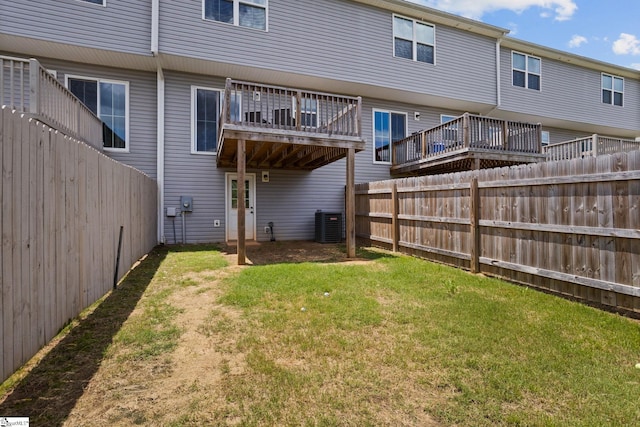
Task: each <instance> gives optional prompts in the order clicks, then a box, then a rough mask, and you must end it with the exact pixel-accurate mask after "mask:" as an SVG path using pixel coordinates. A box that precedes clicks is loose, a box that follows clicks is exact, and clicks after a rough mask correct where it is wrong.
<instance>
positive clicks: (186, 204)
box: [180, 196, 193, 212]
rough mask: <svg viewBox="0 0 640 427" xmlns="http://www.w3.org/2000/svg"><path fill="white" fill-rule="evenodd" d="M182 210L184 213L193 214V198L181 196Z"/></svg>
mask: <svg viewBox="0 0 640 427" xmlns="http://www.w3.org/2000/svg"><path fill="white" fill-rule="evenodd" d="M180 210H181V211H182V212H193V197H191V196H180Z"/></svg>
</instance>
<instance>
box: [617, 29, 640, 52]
mask: <svg viewBox="0 0 640 427" xmlns="http://www.w3.org/2000/svg"><path fill="white" fill-rule="evenodd" d="M613 52H614V53H615V54H616V55H640V40H638V38H637V37H636V36H634V35H633V34H627V33H621V34H620V38H618V40H616V41H614V42H613Z"/></svg>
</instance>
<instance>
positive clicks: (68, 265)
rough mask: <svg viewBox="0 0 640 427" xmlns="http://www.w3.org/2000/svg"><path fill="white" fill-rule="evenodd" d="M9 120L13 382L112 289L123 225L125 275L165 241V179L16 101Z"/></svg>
mask: <svg viewBox="0 0 640 427" xmlns="http://www.w3.org/2000/svg"><path fill="white" fill-rule="evenodd" d="M0 124H1V128H0V175H1V177H2V182H1V183H0V207H1V209H2V216H1V218H0V235H1V241H0V272H1V275H0V308H1V313H0V335H1V337H0V346H1V350H2V353H1V354H2V359H1V360H0V381H4V380H5V379H6V378H7V377H8V376H9V375H11V374H12V373H13V372H14V371H15V370H16V369H17V368H18V367H20V365H22V364H23V363H24V362H25V361H27V360H28V359H29V358H30V357H31V356H33V355H34V354H35V353H36V352H37V350H38V349H40V348H41V347H42V346H43V345H44V344H45V343H46V342H47V341H49V340H50V339H51V338H53V337H54V336H55V334H56V333H57V332H58V331H59V330H60V329H61V328H62V327H63V326H64V324H65V323H66V322H67V321H68V320H70V319H72V318H73V317H75V316H77V315H78V314H79V313H80V311H82V310H83V309H84V308H86V307H87V306H89V305H90V304H92V303H93V302H94V301H95V300H97V299H98V298H100V297H101V296H102V295H104V294H105V292H107V291H108V290H110V289H111V284H112V280H113V271H114V270H113V269H114V266H115V251H116V245H115V242H117V232H118V230H119V227H120V225H124V227H125V230H130V232H131V234H130V235H129V236H128V239H127V240H126V241H125V246H124V247H123V253H124V254H125V257H124V258H123V261H122V263H121V269H120V276H122V275H124V274H125V273H126V270H127V269H128V268H129V266H131V265H132V264H133V262H135V261H136V260H137V259H138V258H139V257H141V256H142V255H144V253H146V252H148V251H149V250H150V249H151V248H152V247H153V246H154V245H155V244H156V207H157V184H156V182H155V181H154V180H152V179H151V178H149V177H148V176H146V175H144V174H142V173H141V172H138V171H136V170H134V169H133V168H130V167H128V166H125V165H122V164H120V163H118V162H115V161H113V160H111V159H109V158H107V157H106V156H104V155H102V154H100V153H99V152H97V151H96V150H95V149H93V148H90V147H89V146H87V145H86V144H84V143H80V142H78V141H77V140H75V139H72V138H69V137H67V136H65V135H64V134H62V133H60V132H58V131H54V130H52V129H51V128H49V127H48V126H44V125H43V124H42V123H39V122H37V121H35V120H33V119H28V118H26V117H23V116H22V115H21V114H19V113H16V112H12V111H11V110H9V109H8V108H2V109H0ZM128 188H131V190H128ZM116 189H118V190H119V189H125V190H124V191H118V190H116Z"/></svg>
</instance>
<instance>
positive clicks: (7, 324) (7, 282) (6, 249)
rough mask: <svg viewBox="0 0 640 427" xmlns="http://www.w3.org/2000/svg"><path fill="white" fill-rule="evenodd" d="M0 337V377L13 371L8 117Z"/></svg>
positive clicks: (6, 122)
mask: <svg viewBox="0 0 640 427" xmlns="http://www.w3.org/2000/svg"><path fill="white" fill-rule="evenodd" d="M2 119H3V120H2V147H0V149H2V170H1V172H2V183H0V185H2V218H1V222H2V260H1V264H2V315H1V317H2V326H3V327H2V337H3V349H6V351H4V352H3V355H4V360H3V363H2V366H3V371H2V372H3V376H6V375H8V374H9V373H10V372H12V370H13V368H14V363H13V336H14V335H13V293H14V289H15V285H14V281H13V266H14V261H13V244H14V241H13V236H12V232H13V208H12V207H11V202H12V201H13V194H14V192H13V166H14V163H13V149H14V147H15V145H16V144H15V143H14V140H13V139H14V134H13V126H12V124H13V123H12V121H11V117H10V116H8V115H5V114H3V117H2Z"/></svg>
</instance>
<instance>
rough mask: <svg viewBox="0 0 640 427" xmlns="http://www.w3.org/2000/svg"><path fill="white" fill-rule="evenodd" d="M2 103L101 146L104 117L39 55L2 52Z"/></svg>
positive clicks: (96, 146) (96, 145) (98, 146)
mask: <svg viewBox="0 0 640 427" xmlns="http://www.w3.org/2000/svg"><path fill="white" fill-rule="evenodd" d="M0 105H6V106H8V107H9V108H11V109H13V110H16V111H20V112H22V113H25V114H29V115H30V116H31V117H34V118H36V119H38V120H40V121H42V122H44V123H46V124H47V125H49V126H51V127H53V128H55V129H58V130H60V131H61V132H63V133H66V134H69V135H70V136H73V137H75V138H78V139H80V140H82V141H85V142H87V143H89V144H91V145H92V146H94V148H98V149H100V150H101V149H102V132H103V125H102V121H101V120H100V119H99V118H98V117H97V116H96V115H95V114H93V112H92V111H91V110H90V109H88V108H87V107H86V106H85V105H84V104H83V103H82V102H80V100H78V98H76V97H75V96H74V95H73V93H71V91H69V90H68V89H67V88H66V87H64V85H63V84H62V83H60V82H59V81H58V80H57V79H56V78H55V76H54V75H53V74H51V73H50V72H49V71H47V70H46V69H45V68H44V67H42V65H40V63H39V62H38V61H37V60H36V59H21V58H13V57H9V56H0Z"/></svg>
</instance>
